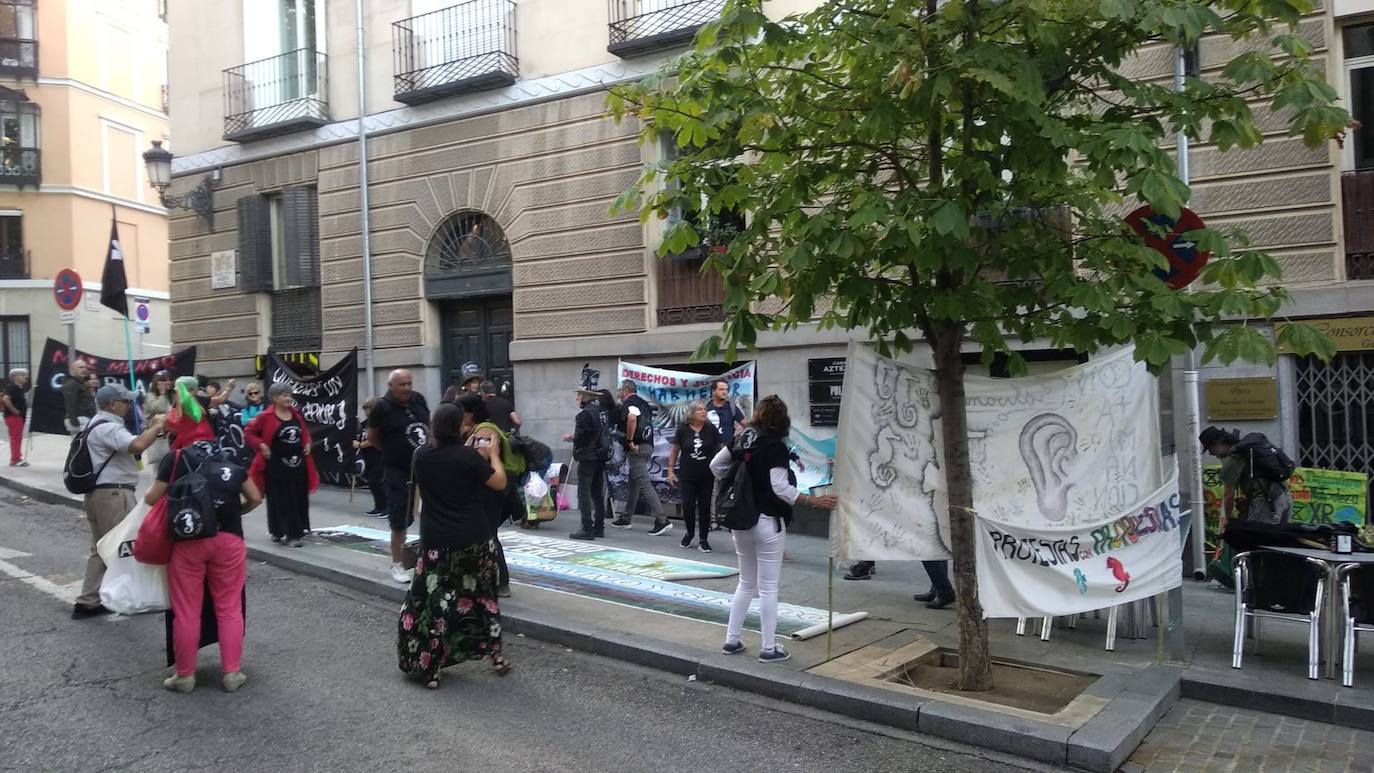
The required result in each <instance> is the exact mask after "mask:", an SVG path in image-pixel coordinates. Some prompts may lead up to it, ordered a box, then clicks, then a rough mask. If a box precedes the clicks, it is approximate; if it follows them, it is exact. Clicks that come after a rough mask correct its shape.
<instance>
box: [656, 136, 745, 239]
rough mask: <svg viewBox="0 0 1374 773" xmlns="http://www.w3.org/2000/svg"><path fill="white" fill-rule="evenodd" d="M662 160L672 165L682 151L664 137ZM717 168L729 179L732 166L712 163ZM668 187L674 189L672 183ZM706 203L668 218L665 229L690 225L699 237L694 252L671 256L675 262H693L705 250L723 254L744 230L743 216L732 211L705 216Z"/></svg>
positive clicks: (678, 211) (677, 210) (731, 173)
mask: <svg viewBox="0 0 1374 773" xmlns="http://www.w3.org/2000/svg"><path fill="white" fill-rule="evenodd" d="M662 153H663V158H664V160H666V161H670V162H671V161H673V160H676V159H678V158H680V157H681V155H680V154H681V153H682V149H681V148H679V147H678V146H677V143H676V142H675V141H674V140H673V138H672V137H671V136H665V137H664V138H663V142H662ZM716 165H717V168H718V169H719V170H720V172H721V173H722V174H723V175H728V178H729V179H733V177H734V173H733V171H731V168H732V167H733V164H730V163H728V162H727V161H718V162H716ZM668 185H669V186H674V185H675V183H674V182H672V181H669V182H668ZM705 208H706V202H705V201H704V200H703V201H702V202H701V205H700V206H698V207H682V208H678V209H676V210H674V211H673V212H672V213H671V214H669V215H668V225H669V226H671V225H672V224H674V223H676V222H680V221H686V222H688V223H691V225H692V227H693V228H694V229H695V230H696V232H697V235H698V236H700V237H701V245H700V246H699V247H697V248H694V249H690V250H687V251H686V252H683V253H681V254H679V255H674V256H672V257H673V259H675V260H695V259H697V258H701V257H704V256H705V254H706V252H707V251H708V250H720V251H724V250H725V249H728V248H729V243H730V239H731V238H732V237H733V235H734V234H737V233H739V232H740V231H742V230H744V226H745V219H744V213H743V212H740V211H738V210H734V209H722V210H721V211H719V212H717V213H715V214H714V215H711V214H706V215H704V216H703V210H704V209H705Z"/></svg>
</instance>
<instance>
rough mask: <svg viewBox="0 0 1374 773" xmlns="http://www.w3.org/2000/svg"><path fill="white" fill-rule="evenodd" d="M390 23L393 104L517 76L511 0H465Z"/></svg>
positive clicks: (492, 84) (506, 83) (491, 85)
mask: <svg viewBox="0 0 1374 773" xmlns="http://www.w3.org/2000/svg"><path fill="white" fill-rule="evenodd" d="M391 26H392V43H391V45H392V52H393V54H394V58H395V73H396V75H395V98H396V101H397V102H404V103H405V104H407V105H416V104H420V103H422V102H429V101H431V100H435V99H440V98H442V97H448V96H452V95H454V94H463V93H467V92H471V91H481V90H483V89H494V88H501V87H502V86H509V85H511V84H512V83H515V77H516V75H518V74H519V68H518V60H517V59H516V58H515V3H514V2H513V0H469V2H466V3H461V4H459V5H455V6H453V7H452V8H444V9H442V10H438V11H434V12H432V13H426V14H422V15H420V16H414V17H411V18H409V19H404V20H402V21H398V22H396V23H394V24H392V25H391Z"/></svg>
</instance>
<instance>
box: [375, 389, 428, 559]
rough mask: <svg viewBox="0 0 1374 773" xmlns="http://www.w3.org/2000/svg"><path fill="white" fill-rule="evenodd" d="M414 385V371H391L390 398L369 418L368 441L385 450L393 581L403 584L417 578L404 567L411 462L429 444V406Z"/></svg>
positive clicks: (410, 517) (409, 516)
mask: <svg viewBox="0 0 1374 773" xmlns="http://www.w3.org/2000/svg"><path fill="white" fill-rule="evenodd" d="M412 383H413V378H412V377H411V375H410V371H408V370H403V369H402V370H393V371H391V375H390V376H388V377H387V393H386V395H385V396H384V397H382V398H381V399H380V400H378V401H377V404H376V406H375V407H373V409H372V413H371V415H369V416H368V417H367V440H368V442H369V443H371V444H372V445H373V446H374V447H377V448H380V449H382V488H383V490H384V491H385V492H386V509H387V521H388V525H389V526H390V527H391V579H392V580H394V581H396V582H400V583H406V582H410V579H411V577H412V575H413V573H412V572H410V571H409V570H407V569H406V568H405V567H404V566H402V565H401V558H402V555H403V554H404V551H405V544H406V529H408V528H409V527H410V524H411V523H412V522H413V521H414V520H415V517H414V515H412V514H411V512H410V485H409V484H410V462H411V459H412V457H413V456H414V453H415V449H417V448H421V447H423V446H424V445H425V444H426V443H428V442H429V406H427V405H426V404H425V398H424V395H421V394H420V393H419V392H416V391H414V389H413V387H412Z"/></svg>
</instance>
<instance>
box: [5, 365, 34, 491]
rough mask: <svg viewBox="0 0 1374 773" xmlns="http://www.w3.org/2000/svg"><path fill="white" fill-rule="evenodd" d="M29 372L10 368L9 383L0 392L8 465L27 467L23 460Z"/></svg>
mask: <svg viewBox="0 0 1374 773" xmlns="http://www.w3.org/2000/svg"><path fill="white" fill-rule="evenodd" d="M28 393H29V372H28V370H26V369H24V368H11V369H10V380H9V383H7V384H5V391H4V392H3V393H0V405H3V406H4V409H5V428H6V429H8V430H9V434H10V466H11V467H28V466H29V463H28V462H26V461H24V417H25V416H26V415H27V413H28V410H29V398H28Z"/></svg>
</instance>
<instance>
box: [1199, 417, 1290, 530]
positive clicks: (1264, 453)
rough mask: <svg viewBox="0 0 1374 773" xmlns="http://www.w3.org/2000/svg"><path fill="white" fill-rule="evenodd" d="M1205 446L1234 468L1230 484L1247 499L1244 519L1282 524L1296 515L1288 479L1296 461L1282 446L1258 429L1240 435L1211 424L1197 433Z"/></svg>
mask: <svg viewBox="0 0 1374 773" xmlns="http://www.w3.org/2000/svg"><path fill="white" fill-rule="evenodd" d="M1198 440H1199V441H1201V442H1202V447H1203V448H1204V449H1206V450H1207V452H1208V453H1210V454H1211V455H1212V456H1215V457H1216V458H1218V459H1220V460H1222V462H1232V464H1230V465H1228V466H1229V467H1230V468H1231V469H1233V470H1234V472H1233V478H1234V480H1232V481H1228V485H1232V486H1234V488H1235V491H1236V492H1237V494H1238V495H1239V496H1240V497H1241V498H1243V499H1244V500H1245V502H1246V505H1245V512H1244V515H1242V516H1241V517H1242V518H1243V519H1244V520H1247V521H1252V522H1254V523H1267V524H1283V523H1288V521H1289V519H1290V518H1292V516H1293V497H1292V496H1291V495H1290V494H1289V493H1288V479H1289V478H1291V477H1293V470H1295V469H1296V468H1297V464H1295V463H1294V462H1293V460H1292V459H1290V458H1289V457H1288V454H1286V453H1284V452H1283V449H1281V448H1279V447H1278V446H1276V445H1274V444H1273V443H1271V442H1269V438H1267V437H1265V436H1264V435H1263V434H1261V433H1259V432H1251V433H1249V434H1247V435H1245V436H1244V437H1241V434H1240V432H1227V431H1226V430H1223V429H1220V428H1218V427H1208V428H1207V429H1204V430H1203V431H1202V434H1201V435H1199V436H1198Z"/></svg>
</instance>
